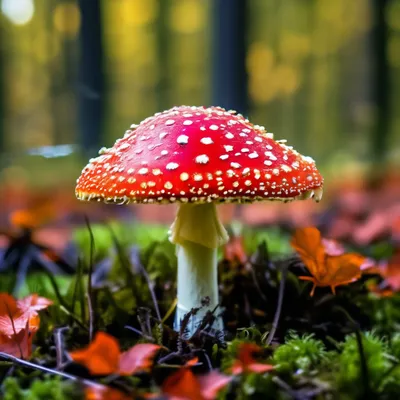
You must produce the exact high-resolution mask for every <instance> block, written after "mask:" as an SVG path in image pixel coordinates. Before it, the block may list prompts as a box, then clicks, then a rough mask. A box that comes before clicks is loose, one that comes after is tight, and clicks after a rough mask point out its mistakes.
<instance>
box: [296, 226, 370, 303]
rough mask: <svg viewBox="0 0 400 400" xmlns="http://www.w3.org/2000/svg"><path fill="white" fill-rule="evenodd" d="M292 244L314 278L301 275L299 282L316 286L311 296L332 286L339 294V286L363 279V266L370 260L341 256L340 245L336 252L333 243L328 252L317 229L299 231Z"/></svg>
mask: <svg viewBox="0 0 400 400" xmlns="http://www.w3.org/2000/svg"><path fill="white" fill-rule="evenodd" d="M325 243H327V242H325ZM291 245H292V247H293V248H294V249H295V250H296V251H297V252H298V253H299V255H300V257H301V259H302V261H303V263H304V264H305V265H306V267H307V269H308V270H309V271H310V273H311V275H312V276H299V279H302V280H307V281H311V282H312V283H313V284H314V285H313V288H312V290H311V293H310V295H311V296H312V295H313V294H314V290H315V288H316V287H317V286H330V288H331V290H332V292H333V293H334V294H335V288H336V286H339V285H346V284H348V283H351V282H354V281H356V280H358V279H359V278H360V277H361V266H362V265H363V264H364V263H365V261H366V258H365V257H363V256H361V255H360V254H356V253H341V251H340V249H338V248H337V246H335V247H336V248H334V249H332V245H331V244H329V246H328V247H329V248H328V249H327V248H326V247H325V245H324V242H323V241H322V239H321V233H320V232H319V230H318V229H317V228H312V227H310V228H301V229H297V230H296V231H295V233H294V235H293V238H292V240H291ZM327 250H328V251H327ZM330 253H333V254H336V255H332V254H330Z"/></svg>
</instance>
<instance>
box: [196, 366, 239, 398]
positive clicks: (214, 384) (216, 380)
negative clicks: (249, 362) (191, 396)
mask: <svg viewBox="0 0 400 400" xmlns="http://www.w3.org/2000/svg"><path fill="white" fill-rule="evenodd" d="M232 379H233V377H232V376H228V375H224V374H221V373H220V372H218V371H215V370H214V371H211V372H210V373H208V374H206V375H201V376H199V377H198V381H199V382H200V387H201V388H202V389H201V393H202V395H203V397H204V398H205V399H206V400H213V399H215V398H216V397H217V395H218V393H219V391H220V390H222V389H223V388H225V387H226V386H227V385H228V384H229V382H230V381H231V380H232Z"/></svg>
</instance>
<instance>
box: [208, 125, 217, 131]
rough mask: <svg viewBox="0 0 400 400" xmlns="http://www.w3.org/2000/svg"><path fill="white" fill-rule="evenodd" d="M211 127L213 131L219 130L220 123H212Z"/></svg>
mask: <svg viewBox="0 0 400 400" xmlns="http://www.w3.org/2000/svg"><path fill="white" fill-rule="evenodd" d="M210 129H211V130H212V131H217V130H218V125H210Z"/></svg>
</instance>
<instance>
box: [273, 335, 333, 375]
mask: <svg viewBox="0 0 400 400" xmlns="http://www.w3.org/2000/svg"><path fill="white" fill-rule="evenodd" d="M326 355H327V353H326V349H325V346H324V344H323V343H322V342H321V341H320V340H317V339H315V338H314V336H313V335H312V334H311V335H303V336H301V337H300V336H298V335H297V334H295V333H290V334H289V336H288V337H287V339H286V343H285V344H283V345H281V346H279V347H278V348H277V349H276V350H275V352H274V355H273V357H272V360H273V362H274V364H275V365H276V369H277V370H278V371H280V372H292V373H294V372H296V371H299V370H301V371H302V372H305V373H308V372H310V371H312V370H313V369H314V368H317V367H318V365H319V364H320V363H321V362H322V361H323V360H324V359H325V357H326Z"/></svg>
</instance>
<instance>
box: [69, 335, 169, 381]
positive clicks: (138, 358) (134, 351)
mask: <svg viewBox="0 0 400 400" xmlns="http://www.w3.org/2000/svg"><path fill="white" fill-rule="evenodd" d="M160 348H161V346H159V345H155V344H145V343H142V344H137V345H135V346H133V347H132V348H130V349H129V350H128V351H126V352H124V353H121V350H120V347H119V344H118V342H117V340H116V339H115V338H114V337H113V336H111V335H108V334H107V333H104V332H98V333H97V334H96V336H95V338H94V340H93V341H92V343H90V344H89V346H87V347H86V348H84V349H82V350H76V351H73V352H71V353H70V356H71V358H72V359H73V360H74V361H75V362H76V363H79V364H82V365H84V366H85V367H86V368H87V369H88V370H89V371H90V373H91V374H92V375H111V374H119V375H133V374H135V373H137V372H145V371H149V370H150V368H151V367H152V365H153V362H152V358H153V357H154V356H155V353H156V352H157V351H158V350H159V349H160Z"/></svg>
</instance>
